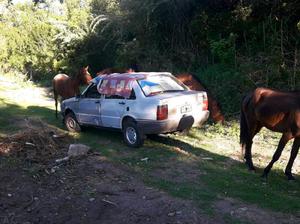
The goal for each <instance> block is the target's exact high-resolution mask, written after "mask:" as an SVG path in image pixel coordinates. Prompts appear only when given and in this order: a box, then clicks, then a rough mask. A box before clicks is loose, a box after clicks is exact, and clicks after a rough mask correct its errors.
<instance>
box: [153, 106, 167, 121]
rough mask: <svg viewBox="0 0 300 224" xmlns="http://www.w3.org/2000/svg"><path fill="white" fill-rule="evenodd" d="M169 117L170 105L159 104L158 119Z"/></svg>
mask: <svg viewBox="0 0 300 224" xmlns="http://www.w3.org/2000/svg"><path fill="white" fill-rule="evenodd" d="M167 118H168V105H160V106H157V111H156V119H157V120H165V119H167Z"/></svg>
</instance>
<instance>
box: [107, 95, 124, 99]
mask: <svg viewBox="0 0 300 224" xmlns="http://www.w3.org/2000/svg"><path fill="white" fill-rule="evenodd" d="M105 99H125V97H124V96H120V95H105Z"/></svg>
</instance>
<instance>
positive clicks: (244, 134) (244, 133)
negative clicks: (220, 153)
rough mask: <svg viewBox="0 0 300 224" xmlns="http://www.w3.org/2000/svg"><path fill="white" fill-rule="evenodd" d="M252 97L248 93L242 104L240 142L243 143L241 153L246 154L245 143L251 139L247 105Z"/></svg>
mask: <svg viewBox="0 0 300 224" xmlns="http://www.w3.org/2000/svg"><path fill="white" fill-rule="evenodd" d="M251 99H252V96H251V95H250V94H249V95H246V96H244V97H243V99H242V104H241V115H240V144H241V154H242V155H244V149H245V147H244V146H245V144H246V143H247V142H248V141H249V139H250V133H249V125H248V121H247V117H246V114H245V110H246V108H247V106H248V105H249V103H250V101H251Z"/></svg>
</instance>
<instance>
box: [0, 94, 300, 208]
mask: <svg viewBox="0 0 300 224" xmlns="http://www.w3.org/2000/svg"><path fill="white" fill-rule="evenodd" d="M0 100H1V99H0ZM26 118H37V119H41V120H42V121H44V122H46V123H47V124H49V125H53V126H56V127H58V128H63V124H62V122H61V119H56V118H55V113H54V110H52V109H49V108H45V107H39V106H29V107H28V108H23V107H20V106H18V105H14V104H7V103H3V104H2V105H1V107H0V123H1V126H0V133H1V134H8V133H11V132H13V131H17V130H19V129H20V126H19V124H18V122H21V121H22V120H24V119H26ZM74 138H75V139H76V140H77V141H79V142H83V143H85V144H88V145H90V146H91V147H92V148H93V149H95V150H99V151H100V152H101V153H102V154H103V155H105V156H108V157H109V158H110V159H111V160H113V161H116V162H120V163H124V164H126V165H129V166H130V167H132V168H133V169H134V170H135V171H137V172H140V173H141V174H142V176H143V178H144V180H145V182H146V183H147V184H149V185H151V186H154V187H156V188H159V189H162V190H165V191H167V192H169V193H170V194H172V195H174V196H177V197H181V198H185V199H191V200H194V201H196V202H199V201H201V202H205V203H207V204H208V206H209V205H211V203H212V202H213V201H214V200H219V199H220V198H227V197H230V198H238V199H241V200H243V201H245V202H250V203H254V204H257V205H259V206H261V207H266V208H271V209H274V210H277V211H283V212H291V213H292V212H299V210H300V204H299V199H300V193H299V187H300V180H299V178H300V177H299V175H298V176H296V178H297V179H298V180H297V181H296V182H294V183H290V182H288V181H287V180H286V179H285V178H284V176H283V172H282V171H279V170H272V171H271V173H270V177H269V181H268V182H267V183H265V182H263V181H261V179H260V177H259V174H260V173H262V170H259V171H258V174H253V173H249V172H248V171H247V169H246V166H245V165H244V164H243V163H241V162H240V161H236V160H233V159H231V158H228V157H225V156H222V155H218V154H215V153H212V152H210V151H209V150H207V149H204V148H200V147H197V146H193V145H191V144H188V143H186V142H183V141H180V140H178V139H174V138H172V137H165V136H157V137H155V138H154V139H151V140H146V141H145V145H144V147H142V148H139V149H132V148H128V147H127V146H125V144H124V143H123V141H122V134H121V133H119V132H112V131H107V130H101V129H100V130H99V129H95V128H87V129H86V130H85V131H84V132H83V133H80V134H76V135H74ZM174 147H177V148H180V149H181V150H183V151H185V152H188V153H189V154H192V155H193V156H194V157H196V158H197V159H196V170H195V167H194V165H195V162H193V167H192V162H191V160H189V156H187V155H185V154H182V153H178V151H176V150H175V151H174V150H173V148H174ZM183 157H187V159H182V158H183ZM146 158H148V159H149V161H148V160H147V161H148V162H145V161H146V160H145V159H146ZM204 158H206V159H204ZM207 158H210V159H207ZM170 160H173V161H174V160H175V161H176V163H178V164H179V163H181V164H183V167H186V169H184V171H183V172H181V173H179V174H178V176H179V178H180V175H185V173H184V172H185V171H186V170H187V171H188V170H189V169H193V171H196V172H199V176H195V180H194V181H193V182H191V183H190V182H178V181H176V180H175V179H174V180H172V179H168V178H164V177H163V176H159V175H158V176H153V175H152V173H153V172H157V171H158V172H162V171H163V170H164V169H170V170H171V172H172V171H176V172H177V171H178V169H177V170H176V164H175V165H174V163H173V164H171V163H169V161H170ZM170 164H171V165H170ZM169 165H170V166H169Z"/></svg>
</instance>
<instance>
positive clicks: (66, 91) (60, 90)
mask: <svg viewBox="0 0 300 224" xmlns="http://www.w3.org/2000/svg"><path fill="white" fill-rule="evenodd" d="M90 80H92V76H91V75H90V73H89V72H88V66H87V67H84V68H81V69H80V71H79V72H78V74H77V75H76V76H75V77H69V76H67V75H66V74H57V75H56V76H55V77H54V78H53V80H52V85H53V95H54V100H55V116H56V117H57V100H58V96H61V100H64V99H68V98H71V97H73V96H76V95H78V94H80V90H79V86H80V85H87V84H88V83H89V81H90Z"/></svg>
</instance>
